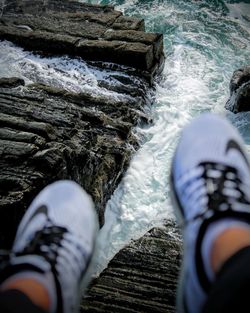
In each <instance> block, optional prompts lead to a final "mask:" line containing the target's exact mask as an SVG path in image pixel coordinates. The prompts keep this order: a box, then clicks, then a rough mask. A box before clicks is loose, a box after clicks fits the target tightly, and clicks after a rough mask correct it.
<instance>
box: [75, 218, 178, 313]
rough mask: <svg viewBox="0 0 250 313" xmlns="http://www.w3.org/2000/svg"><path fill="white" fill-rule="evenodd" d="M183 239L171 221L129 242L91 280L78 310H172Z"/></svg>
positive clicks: (127, 312)
mask: <svg viewBox="0 0 250 313" xmlns="http://www.w3.org/2000/svg"><path fill="white" fill-rule="evenodd" d="M181 256H182V241H181V238H180V234H179V232H178V228H177V226H176V224H175V222H173V221H167V222H166V223H165V225H163V226H162V227H161V228H154V229H152V230H151V231H150V232H148V233H147V234H146V235H144V236H143V237H142V238H141V239H139V240H137V241H133V242H131V244H130V245H128V246H127V247H125V248H124V249H123V250H121V251H120V252H119V253H118V254H117V255H116V256H115V257H114V258H113V260H112V261H111V262H110V263H109V266H108V268H107V269H105V270H104V271H103V272H102V273H101V275H100V277H99V278H98V279H96V280H94V281H93V282H92V284H91V286H90V288H89V291H88V293H87V294H86V295H85V297H84V298H83V301H82V306H81V312H119V313H120V312H122V313H135V312H136V313H142V312H143V313H146V312H148V313H158V312H159V313H160V312H162V313H174V312H176V309H175V302H176V288H177V275H178V273H179V268H180V262H181Z"/></svg>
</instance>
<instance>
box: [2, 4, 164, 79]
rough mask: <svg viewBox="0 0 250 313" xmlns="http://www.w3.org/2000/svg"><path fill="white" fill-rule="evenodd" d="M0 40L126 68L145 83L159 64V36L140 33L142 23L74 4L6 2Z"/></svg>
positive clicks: (108, 10) (103, 9)
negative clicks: (134, 72) (139, 76)
mask: <svg viewBox="0 0 250 313" xmlns="http://www.w3.org/2000/svg"><path fill="white" fill-rule="evenodd" d="M0 39H5V40H10V41H12V42H14V43H16V44H18V45H20V46H22V47H24V48H25V49H29V50H32V51H37V52H39V53H43V54H47V55H48V54H53V55H55V54H57V55H63V54H68V55H70V56H79V57H82V58H83V59H84V60H91V61H96V60H98V61H107V62H113V63H117V64H122V65H126V66H130V67H133V68H136V69H138V70H139V71H140V72H141V74H142V75H144V76H148V77H149V78H150V79H152V76H153V75H154V74H156V72H158V71H159V70H160V69H161V67H162V65H163V61H164V56H163V36H162V35H161V34H156V33H145V31H144V21H143V20H142V19H137V18H133V17H125V16H123V15H122V13H121V12H119V11H116V10H114V8H113V7H112V6H99V5H91V4H85V3H84V4H83V3H79V2H76V1H64V0H49V1H48V0H47V1H44V0H36V1H35V2H34V1H32V0H26V1H18V0H14V1H13V0H5V1H4V5H3V6H2V13H1V19H0Z"/></svg>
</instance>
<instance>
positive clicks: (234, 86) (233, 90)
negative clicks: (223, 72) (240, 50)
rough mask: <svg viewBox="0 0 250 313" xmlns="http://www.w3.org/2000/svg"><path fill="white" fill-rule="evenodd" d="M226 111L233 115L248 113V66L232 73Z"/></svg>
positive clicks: (249, 84)
mask: <svg viewBox="0 0 250 313" xmlns="http://www.w3.org/2000/svg"><path fill="white" fill-rule="evenodd" d="M226 109H228V110H230V111H232V112H234V113H238V112H244V111H250V65H249V66H245V67H244V68H241V69H238V70H236V71H235V72H234V73H233V76H232V79H231V81H230V98H229V100H228V101H227V103H226Z"/></svg>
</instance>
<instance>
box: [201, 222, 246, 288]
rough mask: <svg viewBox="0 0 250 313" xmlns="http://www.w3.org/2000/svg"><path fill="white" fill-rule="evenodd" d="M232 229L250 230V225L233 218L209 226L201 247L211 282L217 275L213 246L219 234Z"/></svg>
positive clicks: (205, 267)
mask: <svg viewBox="0 0 250 313" xmlns="http://www.w3.org/2000/svg"><path fill="white" fill-rule="evenodd" d="M232 227H242V228H248V229H249V228H250V225H249V224H247V223H245V222H242V221H237V220H235V219H233V218H227V219H223V220H219V221H217V222H213V223H211V225H210V226H208V229H207V231H206V234H205V235H204V238H203V242H202V246H201V254H202V259H203V264H204V269H205V272H206V274H207V276H208V278H209V280H210V281H211V282H212V281H213V280H214V279H215V273H214V271H213V269H212V265H211V249H212V245H213V243H214V240H215V239H216V238H217V237H218V235H219V234H221V233H222V232H223V231H224V230H226V229H228V228H232Z"/></svg>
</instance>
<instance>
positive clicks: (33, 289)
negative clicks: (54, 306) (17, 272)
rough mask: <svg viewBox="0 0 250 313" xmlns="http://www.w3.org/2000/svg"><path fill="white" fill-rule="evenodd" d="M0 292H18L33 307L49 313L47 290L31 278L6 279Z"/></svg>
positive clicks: (49, 304)
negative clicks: (25, 297)
mask: <svg viewBox="0 0 250 313" xmlns="http://www.w3.org/2000/svg"><path fill="white" fill-rule="evenodd" d="M0 290H1V291H7V290H18V291H21V292H22V293H23V294H25V295H26V296H27V297H28V298H29V299H30V300H31V301H32V302H33V303H34V304H35V305H37V306H39V307H40V308H41V309H43V310H45V311H47V312H49V311H50V306H51V300H50V298H49V293H48V290H47V289H46V288H45V286H44V285H43V284H41V283H40V282H38V281H37V280H36V279H33V278H18V277H17V278H15V277H14V278H13V279H11V278H10V279H8V281H7V282H6V283H4V284H3V286H1V288H0Z"/></svg>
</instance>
